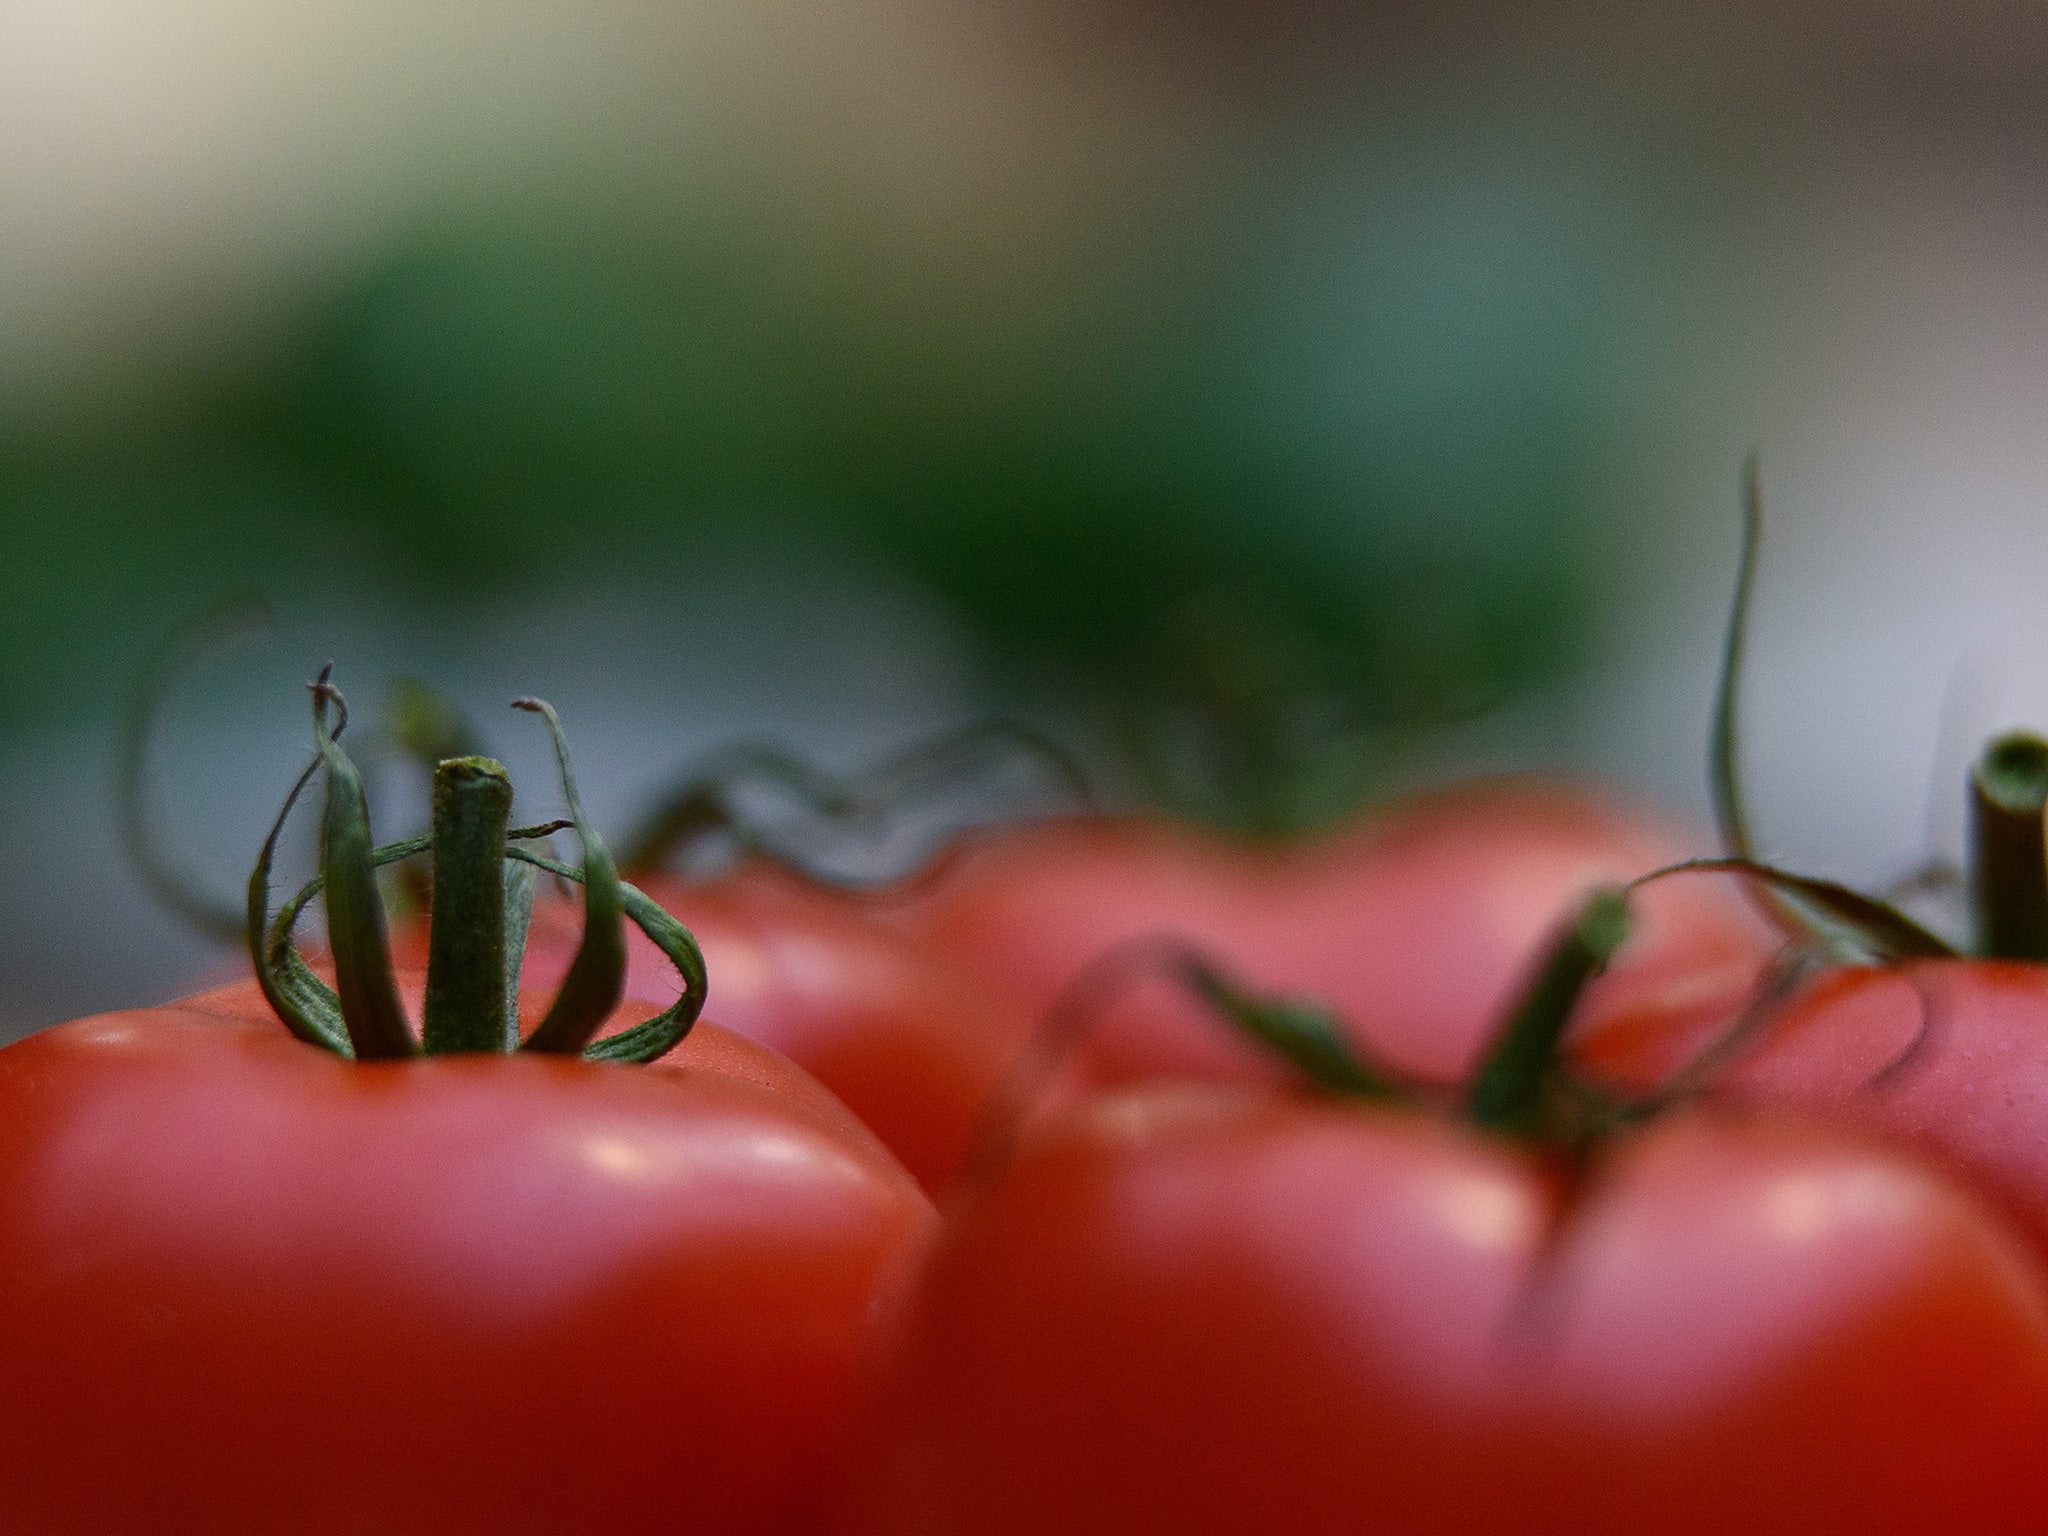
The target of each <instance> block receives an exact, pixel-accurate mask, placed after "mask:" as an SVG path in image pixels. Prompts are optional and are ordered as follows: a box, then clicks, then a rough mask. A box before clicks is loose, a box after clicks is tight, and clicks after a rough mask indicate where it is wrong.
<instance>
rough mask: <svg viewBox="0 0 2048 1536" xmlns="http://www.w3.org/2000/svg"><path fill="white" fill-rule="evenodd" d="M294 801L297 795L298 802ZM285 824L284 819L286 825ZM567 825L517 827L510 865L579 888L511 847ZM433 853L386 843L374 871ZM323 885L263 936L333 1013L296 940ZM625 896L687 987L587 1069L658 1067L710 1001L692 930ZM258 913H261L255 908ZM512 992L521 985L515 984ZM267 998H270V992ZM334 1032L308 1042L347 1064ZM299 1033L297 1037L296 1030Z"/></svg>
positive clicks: (302, 894) (280, 962)
mask: <svg viewBox="0 0 2048 1536" xmlns="http://www.w3.org/2000/svg"><path fill="white" fill-rule="evenodd" d="M315 766H317V762H316V764H315ZM306 777H308V778H310V777H311V770H308V772H307V775H306ZM301 787H303V785H302V786H301ZM296 793H297V792H296V791H294V794H296ZM282 820H283V818H282V817H280V818H279V821H280V823H282ZM568 825H569V824H568V823H567V822H560V821H549V822H543V823H542V824H541V825H539V826H537V827H514V828H513V829H512V830H511V831H510V832H507V833H506V834H505V840H506V843H507V845H508V846H507V847H506V849H505V857H506V859H507V860H508V861H510V862H511V863H512V864H514V865H517V866H530V867H531V868H532V869H539V870H545V871H547V873H549V874H551V875H556V876H559V877H560V878H562V879H564V880H569V881H572V882H575V883H577V884H581V883H582V880H583V871H582V870H580V869H578V868H576V867H575V866H574V865H573V864H564V863H563V862H562V861H561V860H560V859H551V858H549V857H548V856H547V855H545V854H540V853H534V852H531V851H530V850H528V849H525V848H517V847H512V846H509V845H511V844H514V843H521V842H536V841H538V840H539V839H541V838H544V837H551V836H553V835H554V834H555V833H557V832H560V831H563V830H565V829H566V828H567V827H568ZM431 846H432V839H431V838H427V837H409V838H406V839H405V840H404V841H403V842H397V843H386V844H385V845H384V846H383V847H381V848H377V849H373V850H372V851H371V854H370V866H371V868H373V869H381V868H383V867H384V866H385V865H386V864H395V863H397V862H398V861H399V860H401V859H410V858H415V857H417V856H418V855H420V854H422V853H425V852H427V850H428V849H429V848H430V847H431ZM519 883H520V884H522V885H524V886H525V889H526V891H527V893H528V897H527V899H526V900H525V901H524V903H523V905H518V906H517V910H519V911H522V912H523V911H530V910H531V906H532V902H531V894H530V893H531V891H532V886H531V884H530V883H527V882H524V881H521V882H519ZM325 884H326V881H325V879H324V878H323V877H321V876H318V875H316V876H314V877H313V878H312V879H311V880H308V881H307V882H306V883H305V884H304V885H303V886H301V887H300V888H299V889H298V890H297V891H295V892H293V893H292V898H291V900H290V901H288V902H286V903H285V904H284V905H283V906H282V907H280V908H278V910H277V914H276V916H274V917H272V918H271V919H270V923H269V931H268V933H267V934H266V936H265V941H264V947H263V949H262V951H261V953H264V954H267V955H269V956H270V957H271V968H272V969H289V968H291V967H294V966H295V967H296V970H297V973H298V974H301V975H303V976H304V977H305V978H306V979H307V980H308V981H309V982H310V983H311V984H312V986H314V987H316V988H319V989H320V990H321V991H322V992H325V993H326V995H327V998H328V1006H329V1007H330V1008H335V1004H334V1001H333V999H334V994H333V992H331V991H328V989H327V987H326V984H325V983H324V982H322V981H321V980H320V978H319V977H318V976H315V975H314V974H313V972H312V971H311V970H310V969H308V968H307V966H306V964H305V962H304V961H303V960H301V959H300V958H299V955H298V951H297V950H296V949H295V948H294V947H293V945H292V939H291V934H292V928H293V927H294V926H295V925H296V924H297V922H298V920H299V915H300V914H301V913H302V912H304V911H305V910H306V908H307V907H308V906H310V905H311V904H312V902H313V900H314V898H315V897H317V896H318V895H319V894H320V892H321V889H322V888H323V887H324V885H325ZM252 885H253V881H252ZM510 885H511V882H509V881H508V887H509V886H510ZM619 896H620V906H621V909H622V910H623V911H624V913H625V915H626V916H627V918H629V919H631V921H632V923H633V925H634V926H635V927H636V928H638V929H639V930H640V931H641V932H642V933H644V934H646V935H647V937H648V939H649V940H650V941H651V942H652V943H653V945H654V947H655V948H656V949H659V950H660V951H661V952H662V954H663V955H664V956H666V957H667V959H668V962H669V964H671V965H673V966H674V967H675V968H676V974H677V975H678V976H679V977H681V979H682V983H683V995H682V996H681V997H679V998H677V999H676V1000H675V1002H674V1003H672V1004H670V1005H669V1006H668V1007H667V1008H664V1009H663V1010H662V1011H661V1012H660V1013H658V1014H656V1015H655V1016H654V1017H653V1018H651V1019H648V1020H646V1021H644V1022H642V1023H640V1024H636V1025H634V1026H633V1027H632V1028H631V1029H622V1030H620V1031H619V1032H618V1033H617V1034H616V1035H607V1036H606V1037H605V1038H604V1039H602V1040H593V1041H591V1042H590V1044H588V1045H586V1046H585V1047H584V1048H583V1056H584V1058H585V1059H586V1060H589V1061H615V1062H623V1063H626V1064H628V1065H635V1064H638V1063H642V1062H649V1061H653V1060H655V1059H656V1058H657V1057H659V1056H662V1055H664V1054H666V1053H667V1052H668V1051H670V1050H673V1049H674V1048H675V1047H676V1046H677V1045H679V1044H681V1043H682V1040H683V1037H684V1036H686V1035H688V1034H689V1032H690V1028H691V1026H692V1025H694V1024H695V1023H696V1022H697V1015H698V1014H700V1013H702V1012H703V1011H704V999H705V996H706V994H707V993H708V991H709V990H710V981H709V978H708V976H707V974H706V972H705V969H704V955H703V953H702V951H700V950H699V949H698V948H697V941H696V940H695V939H694V938H692V937H691V935H690V930H689V929H687V928H685V927H684V926H683V925H682V924H681V923H679V922H677V921H676V920H675V919H674V918H673V917H671V916H670V915H669V914H668V913H667V912H666V911H664V910H663V909H662V907H661V905H660V904H659V903H658V902H656V901H655V899H654V898H653V897H652V896H649V895H648V894H647V893H646V892H645V891H643V890H641V889H640V888H639V887H638V886H635V885H629V884H628V883H627V882H625V881H623V880H621V881H620V882H619ZM519 903H520V898H519V897H518V896H517V895H508V897H507V905H508V906H515V905H516V904H519ZM252 910H256V909H255V908H254V907H253V906H252ZM506 948H507V955H506V966H507V969H508V970H510V969H512V968H513V967H515V966H516V965H517V963H518V961H517V956H518V955H519V953H520V952H522V951H523V949H524V945H523V944H516V943H510V942H508V944H507V946H506ZM257 969H258V974H259V975H261V974H263V971H264V968H263V966H262V965H260V964H259V966H258V967H257ZM514 984H515V985H516V977H515V978H514ZM265 996H270V993H269V991H268V989H266V991H265ZM271 1006H272V1007H274V1008H277V1009H278V1012H279V1013H280V1015H283V1014H284V1012H285V1010H284V1008H283V1007H282V1006H281V1005H280V1004H278V1002H277V1001H276V1000H275V999H274V998H273V999H272V1003H271ZM285 1022H286V1023H287V1025H290V1024H291V1023H292V1020H291V1019H290V1017H286V1019H285ZM334 1030H335V1035H336V1040H335V1041H329V1040H323V1039H320V1038H318V1037H312V1036H302V1038H311V1039H312V1043H313V1044H316V1045H328V1046H329V1048H330V1049H333V1050H336V1051H337V1052H338V1053H339V1054H341V1055H344V1056H346V1055H347V1054H349V1051H348V1038H347V1036H346V1035H343V1034H341V1033H340V1030H341V1014H340V1012H339V1010H338V1009H335V1011H334ZM293 1032H294V1033H298V1030H297V1028H296V1027H294V1030H293ZM337 1042H338V1043H337Z"/></svg>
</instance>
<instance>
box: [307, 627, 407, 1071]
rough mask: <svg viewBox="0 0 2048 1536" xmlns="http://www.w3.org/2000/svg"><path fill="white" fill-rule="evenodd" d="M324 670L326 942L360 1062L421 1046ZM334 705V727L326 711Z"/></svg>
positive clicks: (319, 722) (319, 721)
mask: <svg viewBox="0 0 2048 1536" xmlns="http://www.w3.org/2000/svg"><path fill="white" fill-rule="evenodd" d="M331 671H332V668H331V667H329V668H323V669H322V671H321V673H320V677H319V679H318V680H317V681H316V682H315V683H314V684H313V739H314V745H315V746H316V747H317V748H318V750H319V753H320V764H321V767H323V768H324V769H325V770H326V773H327V797H326V802H327V803H326V810H325V813H324V815H323V816H322V818H321V823H320V873H321V874H322V876H323V877H324V878H325V881H326V887H327V947H328V949H329V951H330V952H331V953H332V954H333V956H334V990H335V992H336V994H337V995H338V996H339V997H340V999H341V1022H342V1025H343V1027H344V1028H346V1029H347V1031H348V1039H349V1044H350V1046H351V1047H352V1048H353V1049H354V1052H355V1056H356V1059H357V1060H358V1061H388V1060H396V1059H398V1058H401V1057H405V1056H411V1055H414V1054H416V1053H417V1052H418V1050H419V1044H418V1042H417V1041H416V1040H414V1038H413V1033H412V1025H411V1023H410V1022H409V1021H408V1020H407V1019H406V1016H405V1005H404V1004H403V1003H402V1002H401V1001H400V1000H399V996H398V980H397V977H396V975H395V974H394V973H393V971H392V968H391V942H390V939H389V938H388V937H387V935H386V934H385V931H384V902H383V899H382V898H381V897H380V896H379V895H378V892H377V881H376V877H375V876H374V875H373V874H372V869H373V867H374V866H373V865H372V864H371V863H370V854H371V852H372V850H373V848H374V845H373V844H372V843H371V841H370V806H369V802H368V801H367V800H366V799H365V798H364V795H363V781H362V776H361V775H360V774H358V773H357V772H356V766H355V764H354V763H352V762H350V761H349V758H348V754H347V753H346V752H344V751H342V749H341V742H340V736H341V733H342V731H343V730H344V729H346V727H347V725H348V704H347V701H346V700H344V699H343V698H342V696H341V693H340V691H339V690H338V689H336V688H335V687H334V685H333V684H332V683H330V682H329V681H328V680H327V679H328V674H329V672H331ZM330 705H332V706H333V708H334V709H335V711H336V720H335V725H334V729H333V730H332V731H331V732H330V731H329V730H328V728H327V711H328V708H329V706H330Z"/></svg>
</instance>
